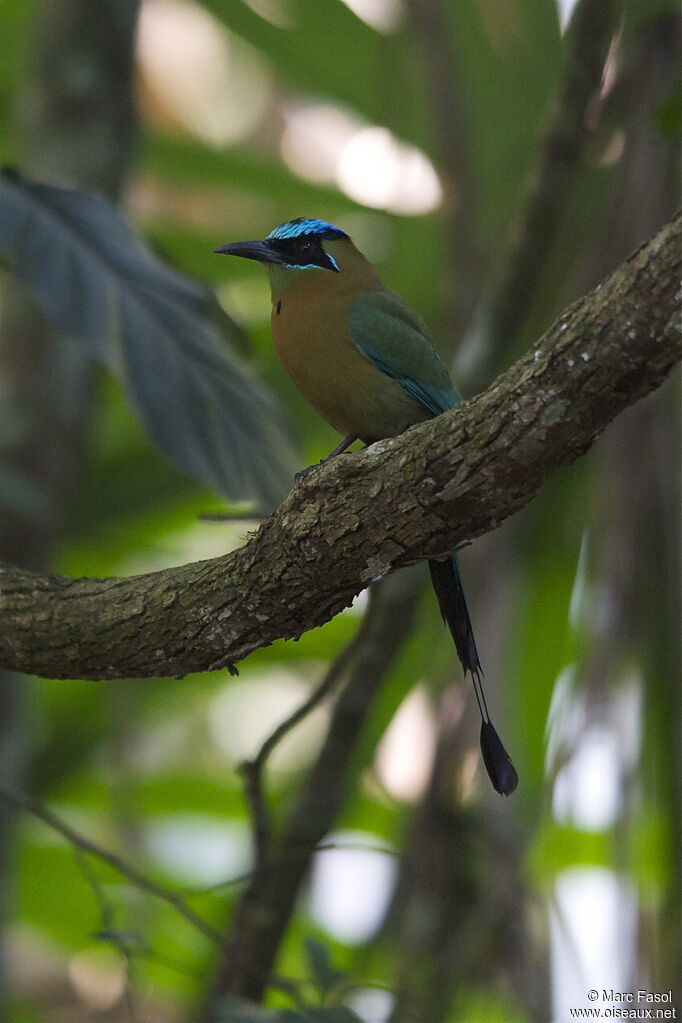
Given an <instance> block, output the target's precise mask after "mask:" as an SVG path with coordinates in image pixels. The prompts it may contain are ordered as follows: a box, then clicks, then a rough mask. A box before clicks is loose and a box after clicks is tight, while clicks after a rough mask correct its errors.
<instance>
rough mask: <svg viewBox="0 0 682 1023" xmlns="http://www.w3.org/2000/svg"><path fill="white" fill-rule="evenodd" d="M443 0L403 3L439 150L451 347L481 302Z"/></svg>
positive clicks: (463, 127)
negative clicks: (451, 283) (450, 278)
mask: <svg viewBox="0 0 682 1023" xmlns="http://www.w3.org/2000/svg"><path fill="white" fill-rule="evenodd" d="M449 6H450V5H449V4H448V3H447V2H445V0H408V11H409V14H410V19H411V22H412V24H413V26H414V29H415V32H416V35H417V37H418V39H419V41H420V43H421V48H422V52H423V55H424V73H425V75H426V77H427V84H428V86H429V89H430V93H431V106H432V110H433V118H434V122H435V133H436V139H435V144H436V145H437V146H438V147H439V149H440V153H439V155H440V160H441V162H442V165H443V170H444V174H445V177H444V184H445V188H446V192H448V191H449V192H450V193H451V194H450V195H446V203H445V208H446V210H448V216H447V226H448V234H449V243H450V245H449V252H450V258H451V260H452V265H453V271H454V278H455V281H456V282H457V283H456V287H450V288H449V289H448V291H447V293H446V295H445V296H444V302H445V304H446V308H444V309H443V310H442V319H443V323H445V324H447V332H446V336H447V338H449V340H450V347H452V345H453V344H454V340H455V339H456V338H459V337H461V335H462V333H463V332H464V330H466V328H467V327H468V325H469V323H470V321H471V317H472V315H473V312H474V309H475V306H476V303H477V301H478V299H479V298H480V281H481V276H482V275H481V246H480V238H479V218H478V187H477V183H476V178H475V175H474V173H473V170H472V167H471V158H470V154H469V152H468V151H467V146H468V143H469V142H470V140H471V138H472V137H473V133H472V130H471V129H472V125H471V115H470V111H469V110H468V109H467V98H468V93H467V90H466V88H464V86H463V84H462V83H461V82H460V80H459V72H458V68H459V62H458V61H457V59H456V55H455V54H454V53H453V47H452V45H451V44H452V40H451V31H450V25H451V20H452V19H451V13H450V10H449Z"/></svg>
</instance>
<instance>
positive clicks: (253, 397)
mask: <svg viewBox="0 0 682 1023" xmlns="http://www.w3.org/2000/svg"><path fill="white" fill-rule="evenodd" d="M0 252H4V253H6V254H7V255H8V256H9V257H10V261H11V269H12V270H13V271H14V273H15V274H16V276H17V277H19V278H20V280H21V281H23V283H24V284H26V285H27V286H28V287H29V288H30V289H31V290H32V291H33V293H34V295H35V297H36V299H37V301H38V302H39V304H40V305H41V306H42V308H43V309H44V310H45V312H46V313H47V314H48V315H49V316H50V317H51V318H52V319H53V320H54V322H55V323H56V324H57V325H58V326H59V327H60V328H61V329H63V330H64V331H66V332H68V333H69V334H71V335H73V336H75V337H76V338H77V339H79V340H80V341H81V342H82V343H83V344H85V345H86V346H87V348H88V351H89V352H90V354H91V355H92V356H93V357H94V358H96V359H98V360H99V361H100V362H102V363H104V365H106V366H107V367H108V368H109V369H110V370H111V371H112V372H113V373H114V374H115V375H116V376H118V377H119V378H120V379H121V380H122V381H124V383H125V386H126V389H127V393H128V395H129V397H130V400H131V403H132V404H133V406H134V407H135V409H136V411H137V414H138V416H139V417H140V419H141V420H142V422H143V423H144V425H145V427H146V429H147V430H148V432H149V434H150V435H151V437H152V438H153V440H154V441H155V442H156V444H157V445H158V446H159V447H160V448H161V449H162V450H163V451H164V452H166V454H167V455H168V456H169V457H170V458H171V459H172V460H173V461H174V462H175V463H176V464H177V465H179V466H181V467H182V468H183V469H184V470H185V471H186V472H187V473H189V475H191V476H193V477H194V478H196V479H198V480H200V481H201V482H203V483H205V484H206V485H207V486H209V487H211V488H213V489H214V490H217V491H220V492H222V493H225V494H227V495H228V496H229V497H231V498H233V499H242V500H252V501H254V502H256V503H258V504H259V505H261V507H264V508H271V507H273V506H274V505H276V504H277V503H278V502H279V501H280V500H281V499H282V498H283V497H284V495H285V494H286V492H287V490H288V489H289V485H290V481H291V476H292V474H293V469H294V466H295V458H294V454H293V446H292V443H291V441H290V439H289V431H288V427H287V425H286V423H285V421H284V417H283V413H282V411H281V409H280V407H279V406H278V404H277V403H276V402H275V400H274V399H273V398H272V397H271V396H270V394H269V393H268V392H267V391H266V390H265V389H264V388H263V387H262V386H261V385H260V384H259V383H258V382H257V381H256V380H255V379H254V378H253V377H252V376H251V375H250V373H249V371H248V369H247V368H246V367H245V366H243V365H242V364H241V363H240V362H238V361H237V359H236V358H235V357H234V355H233V354H231V353H230V351H229V349H228V347H227V345H226V344H225V342H224V341H223V339H221V337H220V334H219V332H218V330H217V328H216V324H215V315H214V301H213V298H212V295H211V293H210V292H209V291H208V290H206V289H204V288H202V287H200V286H198V285H197V284H195V283H193V282H192V281H190V280H188V279H186V278H184V277H182V276H181V275H180V274H177V273H175V272H174V271H172V270H170V269H169V268H168V267H165V266H163V265H162V264H161V263H159V262H158V260H156V259H155V257H154V256H153V255H152V254H151V253H150V251H149V250H148V249H147V248H146V246H145V245H144V244H143V243H142V241H141V239H140V238H139V237H138V236H137V235H136V234H135V232H134V231H133V230H132V228H131V227H130V226H129V224H128V223H127V221H126V220H125V218H124V217H123V216H122V214H121V213H120V212H119V211H118V210H117V209H116V208H115V207H114V206H112V205H111V204H110V203H108V202H106V201H105V200H104V199H101V198H98V197H96V196H94V195H89V194H87V193H85V192H78V191H72V190H67V189H62V188H55V187H53V186H50V185H42V184H30V183H28V182H25V181H22V180H21V179H19V178H17V177H15V176H13V175H11V176H10V175H6V174H5V175H2V177H0ZM233 329H234V330H235V331H236V328H233Z"/></svg>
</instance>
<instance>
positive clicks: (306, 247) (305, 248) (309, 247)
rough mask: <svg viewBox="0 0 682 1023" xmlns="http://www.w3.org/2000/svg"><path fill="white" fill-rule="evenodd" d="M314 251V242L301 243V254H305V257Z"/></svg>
mask: <svg viewBox="0 0 682 1023" xmlns="http://www.w3.org/2000/svg"><path fill="white" fill-rule="evenodd" d="M312 251H313V243H312V242H301V252H303V253H305V255H306V256H307V255H308V253H309V252H312Z"/></svg>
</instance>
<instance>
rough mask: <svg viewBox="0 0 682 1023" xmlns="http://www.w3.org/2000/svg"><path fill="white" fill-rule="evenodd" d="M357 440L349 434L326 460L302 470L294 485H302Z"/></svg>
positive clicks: (296, 475)
mask: <svg viewBox="0 0 682 1023" xmlns="http://www.w3.org/2000/svg"><path fill="white" fill-rule="evenodd" d="M356 440H358V438H357V437H356V436H355V434H352V433H351V434H349V435H348V437H344V438H343V440H342V441H341V443H340V444H337V446H336V447H335V448H334V450H333V451H330V452H329V454H328V455H325V456H324V458H321V459H320V461H319V462H315V464H314V465H309V466H307V468H305V469H301V470H300V472H297V473H296V474H295V476H294V483H300V482H301V480H304V479H305V478H306V476H309V475H310V473H311V472H314V470H315V469H319V467H320V466H321V465H324V464H325V462H331V460H332V458H336V456H337V455H340V454H342V453H343V452H344V451H345V450H346V448H349V447H350V446H351V444H354V443H355V441H356Z"/></svg>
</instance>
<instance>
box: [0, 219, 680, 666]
mask: <svg viewBox="0 0 682 1023" xmlns="http://www.w3.org/2000/svg"><path fill="white" fill-rule="evenodd" d="M680 219H681V218H680V217H679V216H678V217H677V218H676V219H675V220H674V221H672V222H671V223H670V224H668V225H666V226H665V227H664V228H663V229H662V230H661V231H660V232H659V233H658V234H657V235H656V236H655V237H654V238H653V239H651V240H650V241H649V242H647V243H646V244H645V245H643V246H642V247H641V248H640V249H639V250H638V251H637V252H636V253H634V254H633V255H632V256H631V257H630V258H629V259H628V260H626V261H625V263H623V264H622V265H621V266H620V267H619V268H618V269H617V270H616V272H615V273H614V274H612V275H611V277H609V278H608V279H607V280H606V281H605V282H604V283H603V284H602V285H599V286H598V287H597V288H596V289H595V290H594V291H593V292H592V293H590V294H589V295H588V296H586V297H585V298H583V299H581V300H580V301H579V302H576V303H575V304H574V305H573V306H571V307H570V308H569V309H568V310H567V311H566V312H565V313H564V314H563V315H562V316H561V317H560V319H559V320H558V321H557V323H556V324H555V325H554V326H553V327H552V328H551V329H550V330H549V331H548V332H547V333H546V334H545V335H544V336H543V337H542V338H541V339H540V341H538V343H537V344H536V345H534V346H533V347H532V348H531V350H530V351H529V352H528V353H527V354H526V355H525V356H524V357H523V358H522V359H520V360H519V361H518V362H517V363H515V365H514V366H512V367H511V369H510V370H509V371H508V372H507V373H505V374H504V375H503V376H501V377H499V378H498V379H497V380H496V381H495V382H494V383H493V385H492V386H491V387H490V388H489V389H488V390H487V391H485V392H484V393H483V394H481V395H479V396H478V397H477V398H476V399H474V400H472V401H469V402H466V403H465V404H463V405H461V406H459V407H458V408H456V409H454V410H453V411H451V412H450V413H447V414H445V415H443V416H440V417H438V418H437V419H435V420H432V421H430V422H428V423H424V424H422V425H420V426H418V427H415V428H414V429H412V430H410V431H408V432H407V433H405V434H403V435H402V436H400V437H398V438H393V439H391V440H386V441H382V442H379V443H377V444H374V445H372V447H371V448H369V449H368V450H367V451H364V452H360V453H358V454H354V455H346V456H344V457H343V458H339V459H337V460H336V461H334V462H332V463H330V464H328V465H326V466H324V467H323V468H320V469H319V470H318V471H316V472H315V473H312V474H311V475H310V476H309V477H307V478H306V479H305V480H304V481H303V482H302V483H301V484H299V485H298V486H296V487H295V488H294V490H293V491H292V492H291V494H290V495H289V497H288V498H287V499H286V501H284V502H283V504H282V505H281V506H280V508H279V509H278V510H277V511H276V512H275V513H274V514H273V515H272V516H270V518H269V519H268V520H267V521H266V522H265V523H264V524H263V525H262V526H261V528H260V529H259V530H258V532H257V533H256V534H255V535H254V536H252V537H251V538H250V539H249V540H248V542H247V543H246V544H245V545H244V546H243V547H241V548H240V549H239V550H237V551H234V552H232V553H230V554H227V555H225V556H224V557H221V558H217V559H214V560H212V561H204V562H200V563H198V564H192V565H185V566H182V567H179V568H173V569H168V570H166V571H163V572H156V573H153V574H150V575H142V576H135V577H132V578H128V579H67V578H64V577H58V576H51V577H42V576H38V575H36V574H34V573H30V572H25V571H21V570H18V569H14V568H11V567H5V568H3V569H2V570H1V571H0V608H1V610H2V617H1V622H2V624H1V625H0V664H2V665H4V666H7V667H11V668H16V669H20V670H23V671H30V672H33V673H36V674H40V675H44V676H47V677H54V678H67V677H68V678H72V677H80V678H92V679H101V678H124V677H130V676H140V677H147V676H150V675H178V674H185V673H187V672H191V671H198V670H203V669H206V668H208V667H219V666H221V665H231V664H232V663H234V662H236V661H238V660H240V659H241V658H243V657H245V656H246V655H247V654H248V653H250V652H251V651H253V650H256V649H258V648H260V647H263V646H266V645H268V644H269V643H271V642H273V641H274V640H275V639H278V638H282V637H283V638H293V637H296V636H298V635H300V634H301V633H303V632H305V631H306V630H308V629H310V628H313V627H315V626H317V625H320V624H322V623H323V622H325V621H327V620H328V619H329V618H331V617H332V616H333V615H334V614H336V613H337V612H338V611H340V610H341V609H342V608H344V607H346V606H347V605H348V604H349V603H350V601H351V600H352V598H353V596H354V595H355V594H356V593H358V592H359V591H360V590H361V589H362V588H363V587H365V586H366V585H367V584H368V583H369V582H370V581H371V580H372V579H374V578H376V577H378V576H380V575H385V574H387V573H388V572H390V571H391V570H393V569H396V568H399V567H401V566H403V565H406V564H410V563H412V562H414V561H416V560H420V559H422V558H425V557H427V556H432V555H439V554H445V553H446V552H448V551H450V550H452V549H453V548H454V547H456V546H457V545H458V544H461V543H463V542H465V541H467V540H470V539H472V538H474V537H476V536H479V535H481V534H482V533H485V532H487V531H490V530H492V529H494V528H495V527H496V526H497V525H498V524H499V523H500V522H501V521H502V520H503V519H505V518H506V517H508V516H509V515H512V514H513V513H514V512H516V511H518V510H519V509H520V508H522V507H523V506H524V505H526V504H527V503H528V501H530V499H531V498H532V497H533V496H534V494H535V493H536V492H537V490H538V489H539V487H540V486H541V485H542V483H543V481H544V480H545V479H546V478H547V477H548V476H549V475H550V474H551V473H552V472H554V471H555V470H556V469H558V468H559V467H560V466H562V465H566V464H568V463H570V462H572V461H574V460H575V459H576V458H578V457H579V456H580V455H582V454H584V452H585V451H586V450H587V449H588V448H589V447H590V446H591V444H592V443H593V442H594V440H595V439H596V437H597V436H598V435H599V433H600V432H601V431H602V430H603V429H604V428H605V426H607V425H608V423H609V422H610V421H611V420H612V419H613V418H615V416H617V415H618V413H619V412H621V411H622V410H623V409H624V408H626V407H627V406H628V405H630V404H632V403H633V402H635V401H637V399H639V398H641V397H643V396H644V395H645V394H647V393H649V392H650V391H651V390H653V389H654V388H656V387H657V386H658V385H659V384H660V383H661V382H662V381H663V380H664V379H665V378H666V376H667V375H668V374H669V372H670V371H671V369H672V368H673V366H674V365H675V363H676V362H677V361H678V359H679V356H680V349H681V345H680V326H679V313H678V308H679V298H680V293H679V290H678V287H679V270H680V257H679V239H680Z"/></svg>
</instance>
